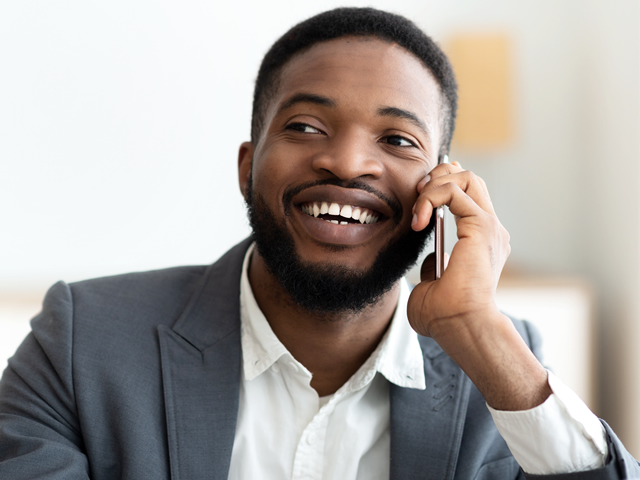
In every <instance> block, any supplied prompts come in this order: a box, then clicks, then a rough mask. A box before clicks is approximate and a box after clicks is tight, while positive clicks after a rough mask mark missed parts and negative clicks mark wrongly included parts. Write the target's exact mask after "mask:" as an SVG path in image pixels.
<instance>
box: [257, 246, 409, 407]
mask: <svg viewBox="0 0 640 480" xmlns="http://www.w3.org/2000/svg"><path fill="white" fill-rule="evenodd" d="M249 281H250V283H251V289H252V290H253V294H254V296H255V299H256V302H257V303H258V306H259V307H260V310H261V311H262V313H263V314H264V316H265V317H266V319H267V321H268V322H269V325H270V326H271V329H272V330H273V332H274V333H275V335H276V336H277V337H278V339H279V340H280V341H281V342H282V344H283V345H284V346H285V347H286V348H287V350H288V351H289V352H290V353H291V355H293V357H294V358H295V359H296V360H298V361H299V362H300V363H302V364H303V365H304V366H305V367H306V368H307V369H308V370H309V371H310V372H311V373H312V374H313V378H312V380H311V386H312V387H313V388H314V389H315V390H316V391H317V392H318V395H319V396H325V395H330V394H332V393H334V392H335V391H336V390H338V389H339V388H340V387H341V386H342V385H344V384H345V383H346V381H347V380H349V378H350V377H351V376H352V375H353V374H354V373H355V372H356V371H357V370H358V369H359V368H360V366H361V365H362V364H363V363H364V362H365V361H366V360H367V358H369V356H370V355H371V353H372V352H373V351H374V350H375V348H376V347H377V346H378V344H379V343H380V340H381V339H382V337H383V336H384V334H385V332H386V330H387V328H388V327H389V324H390V322H391V318H392V317H393V312H394V311H395V308H396V305H397V303H398V295H399V286H398V285H396V286H395V287H394V288H392V289H391V290H390V291H389V292H387V293H386V294H385V295H384V296H383V297H382V298H381V299H380V300H379V301H378V302H377V303H376V304H375V305H373V306H371V307H368V308H366V309H364V310H362V311H359V312H356V313H349V314H345V313H337V314H330V315H324V314H317V313H310V312H308V311H306V310H303V309H301V308H300V307H298V306H297V305H295V304H294V303H293V302H292V301H291V298H290V297H289V295H288V294H287V293H286V292H285V291H284V290H283V289H282V287H281V286H280V284H279V283H278V281H277V280H276V279H275V278H273V276H272V275H271V273H270V272H269V271H268V269H267V267H266V265H265V263H264V261H263V260H262V257H260V255H259V254H258V253H257V252H254V253H253V258H252V259H251V264H250V267H249Z"/></svg>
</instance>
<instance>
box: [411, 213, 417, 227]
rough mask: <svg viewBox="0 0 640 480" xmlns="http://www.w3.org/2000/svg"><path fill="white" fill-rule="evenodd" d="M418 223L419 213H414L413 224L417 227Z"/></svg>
mask: <svg viewBox="0 0 640 480" xmlns="http://www.w3.org/2000/svg"><path fill="white" fill-rule="evenodd" d="M417 223H418V214H416V213H414V214H413V219H412V220H411V226H412V227H415V226H416V224H417Z"/></svg>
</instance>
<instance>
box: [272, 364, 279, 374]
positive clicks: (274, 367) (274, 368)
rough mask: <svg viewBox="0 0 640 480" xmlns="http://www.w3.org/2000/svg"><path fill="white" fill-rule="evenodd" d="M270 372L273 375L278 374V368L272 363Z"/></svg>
mask: <svg viewBox="0 0 640 480" xmlns="http://www.w3.org/2000/svg"><path fill="white" fill-rule="evenodd" d="M271 370H273V373H279V372H280V367H279V366H278V365H276V364H275V363H274V364H273V365H271Z"/></svg>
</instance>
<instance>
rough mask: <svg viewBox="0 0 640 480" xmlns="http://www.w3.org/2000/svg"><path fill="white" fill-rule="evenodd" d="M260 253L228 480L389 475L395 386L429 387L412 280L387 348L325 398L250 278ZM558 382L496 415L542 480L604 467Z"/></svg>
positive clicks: (589, 418)
mask: <svg viewBox="0 0 640 480" xmlns="http://www.w3.org/2000/svg"><path fill="white" fill-rule="evenodd" d="M253 249H254V247H253V246H252V247H251V248H249V250H248V251H247V254H246V256H245V259H244V263H243V268H242V279H241V286H240V316H241V324H242V332H241V342H242V356H243V379H242V382H241V385H240V403H239V410H238V423H237V426H236V434H235V441H234V445H233V452H232V455H231V466H230V469H229V477H228V478H229V479H230V480H238V479H254V478H260V479H265V480H267V479H278V480H280V479H292V480H294V479H295V480H303V479H304V480H306V479H309V480H312V479H313V480H329V479H340V480H365V479H366V480H375V479H388V478H389V465H390V463H389V452H390V435H389V410H390V403H389V402H390V400H389V382H392V383H394V384H396V385H398V386H401V387H404V388H416V389H422V390H424V389H425V377H424V365H423V356H422V351H421V349H420V344H419V342H418V339H417V336H416V334H415V333H414V332H413V330H412V329H411V327H410V326H409V323H408V321H407V316H406V305H407V301H408V298H409V287H408V285H407V283H406V281H405V280H402V285H401V289H400V298H399V301H398V306H397V308H396V311H395V313H394V316H393V319H392V321H391V325H390V327H389V329H388V330H387V332H386V334H385V335H384V337H383V338H382V341H381V342H380V344H379V345H378V347H377V348H376V349H375V351H374V352H373V353H372V354H371V356H370V357H369V359H368V360H367V361H366V362H365V363H364V364H363V365H362V366H361V367H360V369H359V370H358V371H357V372H356V373H355V374H354V375H353V376H352V377H351V378H350V379H349V380H348V381H347V383H345V384H344V385H343V386H342V387H340V388H339V389H338V391H336V392H335V393H334V394H333V395H330V396H328V397H322V398H319V397H318V394H317V393H316V391H315V390H314V389H313V388H312V387H311V385H310V382H311V376H312V375H311V373H310V372H309V371H308V370H307V369H306V368H305V367H304V365H302V364H301V363H300V362H298V361H297V360H296V359H295V358H293V357H292V356H291V354H290V353H289V352H288V351H287V349H286V348H285V346H284V345H283V344H282V343H281V342H280V340H278V338H277V337H276V335H275V334H274V333H273V331H272V330H271V327H270V325H269V322H268V321H267V320H266V318H265V317H264V315H263V314H262V312H261V311H260V308H259V307H258V304H257V303H256V300H255V297H254V295H253V291H252V290H251V285H250V283H249V277H248V266H249V262H250V258H251V254H252V252H253ZM550 385H551V388H552V390H553V392H554V393H553V394H552V395H551V397H549V399H548V400H547V401H546V402H545V403H543V404H542V405H540V406H538V407H536V408H534V409H532V410H528V411H524V412H498V411H495V410H493V409H491V408H490V409H489V410H490V411H491V414H492V415H493V418H494V421H495V422H496V424H497V425H498V430H499V431H500V433H501V434H502V436H503V437H504V438H505V441H506V442H507V445H508V446H509V448H510V449H511V451H512V453H513V455H514V457H515V459H516V460H517V461H518V462H519V463H520V465H521V466H522V467H523V469H524V470H525V471H527V472H529V473H542V474H544V473H559V472H569V471H576V470H580V469H586V468H594V467H597V466H601V465H604V459H605V458H606V455H607V447H606V442H605V441H604V429H603V428H602V425H601V424H600V422H599V421H598V419H597V418H596V417H595V416H594V415H593V413H591V412H590V411H589V409H588V408H587V407H586V406H585V405H584V403H582V401H581V400H580V399H579V398H578V397H577V396H576V395H575V394H574V393H573V392H572V391H571V390H569V389H568V388H567V387H566V386H564V385H562V384H561V383H560V382H559V380H557V379H556V378H555V377H553V376H551V377H550ZM596 424H597V425H596ZM550 425H552V426H551V427H550ZM558 432H563V433H562V435H558Z"/></svg>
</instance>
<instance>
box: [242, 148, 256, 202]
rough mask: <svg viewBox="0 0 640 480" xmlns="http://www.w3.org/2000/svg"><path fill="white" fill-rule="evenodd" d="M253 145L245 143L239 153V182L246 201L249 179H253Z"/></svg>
mask: <svg viewBox="0 0 640 480" xmlns="http://www.w3.org/2000/svg"><path fill="white" fill-rule="evenodd" d="M253 150H254V147H253V143H251V142H243V143H242V145H240V150H239V151H238V182H239V183H240V192H241V193H242V196H243V197H244V199H245V200H246V199H247V192H248V191H249V190H248V187H249V179H250V178H251V163H252V162H253Z"/></svg>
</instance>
